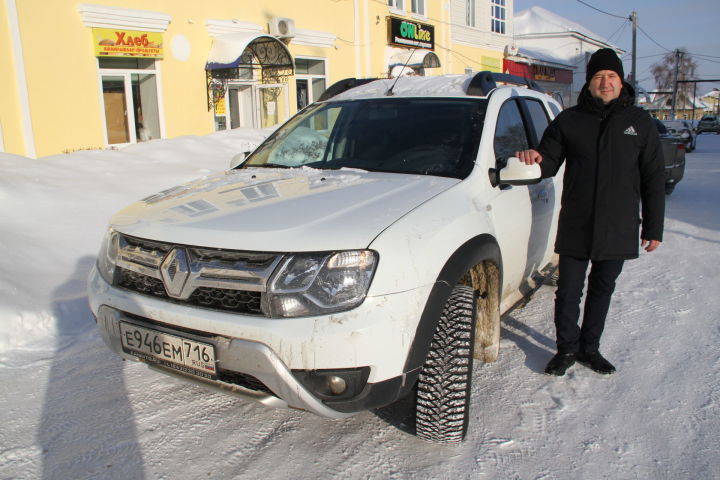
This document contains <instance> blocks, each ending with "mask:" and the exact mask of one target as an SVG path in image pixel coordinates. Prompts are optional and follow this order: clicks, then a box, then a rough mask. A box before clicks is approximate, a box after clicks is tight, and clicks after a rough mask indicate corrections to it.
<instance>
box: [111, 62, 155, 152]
mask: <svg viewBox="0 0 720 480" xmlns="http://www.w3.org/2000/svg"><path fill="white" fill-rule="evenodd" d="M98 68H99V75H100V84H101V90H102V96H103V108H104V110H105V133H106V135H107V143H108V145H117V144H123V143H135V142H144V141H147V140H152V139H154V138H161V136H162V134H161V130H160V109H159V107H158V82H157V70H156V66H155V60H152V59H146V58H134V57H125V58H98Z"/></svg>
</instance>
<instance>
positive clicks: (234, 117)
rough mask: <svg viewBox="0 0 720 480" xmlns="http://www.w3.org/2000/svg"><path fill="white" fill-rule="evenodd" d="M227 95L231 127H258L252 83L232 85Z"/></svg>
mask: <svg viewBox="0 0 720 480" xmlns="http://www.w3.org/2000/svg"><path fill="white" fill-rule="evenodd" d="M227 97H228V103H229V105H230V108H229V112H228V115H229V117H230V118H229V120H230V128H240V127H244V128H254V127H256V126H257V125H256V122H255V115H254V112H255V102H254V100H253V90H252V85H230V86H229V87H228V95H227Z"/></svg>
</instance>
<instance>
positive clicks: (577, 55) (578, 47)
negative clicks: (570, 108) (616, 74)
mask: <svg viewBox="0 0 720 480" xmlns="http://www.w3.org/2000/svg"><path fill="white" fill-rule="evenodd" d="M513 27H514V28H513V30H514V38H515V45H516V46H517V47H518V48H519V49H520V50H522V49H523V48H527V49H535V50H537V49H542V50H545V51H550V52H552V54H553V57H554V60H555V62H557V63H563V64H567V65H571V66H572V67H574V69H573V81H572V84H571V88H570V98H571V100H572V104H575V103H576V101H577V96H578V94H579V93H580V90H581V89H582V86H583V85H584V84H585V67H586V65H587V62H588V60H589V59H590V55H592V54H593V53H594V52H596V51H597V50H600V49H601V48H612V49H613V50H615V51H616V52H618V55H622V54H623V53H625V51H624V50H622V49H620V48H618V47H616V46H614V45H611V44H610V43H608V42H607V40H606V39H604V38H602V37H601V36H600V35H598V34H596V33H593V32H591V31H590V30H588V29H587V28H585V27H583V26H582V25H579V24H577V23H575V22H573V21H571V20H568V19H567V18H564V17H561V16H560V15H557V14H555V13H553V12H550V11H548V10H545V9H544V8H541V7H531V8H528V9H526V10H522V11H520V12H518V13H516V14H515V18H514V26H513ZM626 70H627V69H626ZM627 73H629V72H627Z"/></svg>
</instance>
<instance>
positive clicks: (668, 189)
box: [665, 183, 675, 195]
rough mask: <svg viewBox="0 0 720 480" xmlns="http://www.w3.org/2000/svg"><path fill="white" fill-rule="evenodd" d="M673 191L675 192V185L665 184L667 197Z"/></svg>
mask: <svg viewBox="0 0 720 480" xmlns="http://www.w3.org/2000/svg"><path fill="white" fill-rule="evenodd" d="M673 190H675V184H674V183H666V184H665V195H670V194H671V193H672V192H673Z"/></svg>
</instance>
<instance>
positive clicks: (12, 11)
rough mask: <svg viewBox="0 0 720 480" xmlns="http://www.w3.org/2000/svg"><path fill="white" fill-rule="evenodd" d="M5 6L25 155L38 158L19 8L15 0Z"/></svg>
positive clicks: (6, 2)
mask: <svg viewBox="0 0 720 480" xmlns="http://www.w3.org/2000/svg"><path fill="white" fill-rule="evenodd" d="M5 4H6V6H7V12H8V24H9V25H8V26H9V27H10V42H11V43H12V52H13V60H14V63H15V83H16V84H17V89H18V101H19V102H20V117H21V120H22V121H21V124H22V135H23V140H24V142H25V155H27V156H28V157H30V158H36V157H37V153H36V152H35V135H34V134H33V128H32V117H31V116H30V99H29V97H28V89H27V78H26V77H25V59H24V57H23V50H22V40H21V38H20V23H19V21H18V14H17V6H16V4H15V0H5Z"/></svg>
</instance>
